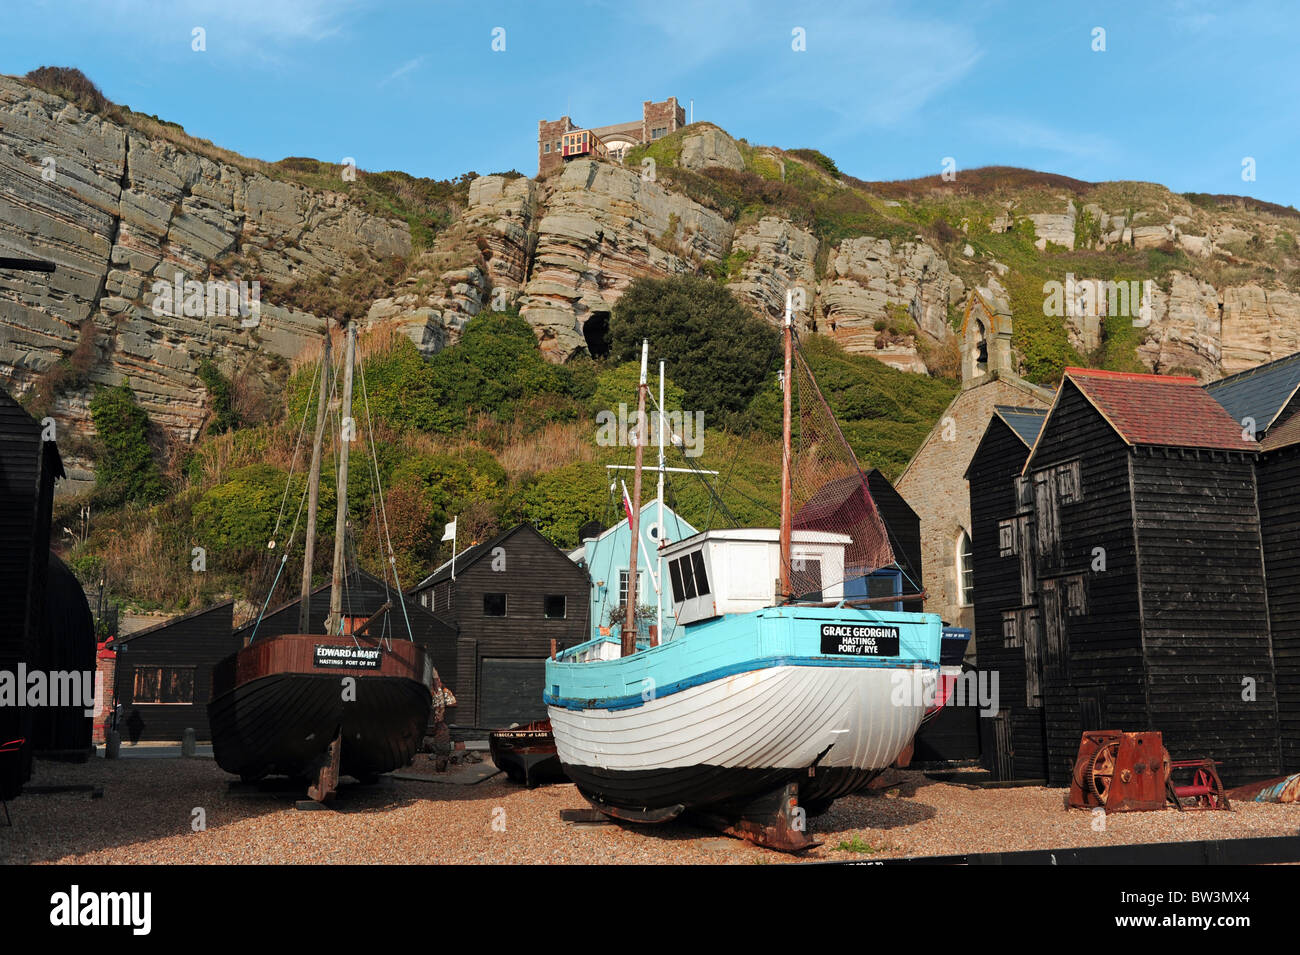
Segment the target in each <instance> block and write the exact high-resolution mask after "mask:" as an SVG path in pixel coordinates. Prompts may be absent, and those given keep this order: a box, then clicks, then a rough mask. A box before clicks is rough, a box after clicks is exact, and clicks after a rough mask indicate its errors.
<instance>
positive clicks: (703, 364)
mask: <svg viewBox="0 0 1300 955" xmlns="http://www.w3.org/2000/svg"><path fill="white" fill-rule="evenodd" d="M610 331H611V339H612V341H611V349H610V353H611V355H612V356H613V357H614V358H616V359H617V360H619V361H637V360H639V359H640V356H641V341H642V339H649V340H650V341H651V343H652V344H653V346H654V352H655V354H656V355H660V356H663V358H664V360H665V361H666V362H667V373H668V375H669V376H670V377H671V378H672V379H673V381H675V382H677V384H678V385H679V386H680V387H681V389H682V391H683V401H684V403H685V405H686V407H687V408H688V409H689V410H691V411H703V412H704V413H705V414H706V415H716V416H718V417H719V418H721V417H722V416H723V415H724V414H725V413H727V412H732V411H740V410H743V409H744V408H745V407H746V406H747V405H748V404H749V402H750V401H751V400H752V399H753V397H754V395H755V394H756V393H757V391H758V389H759V387H760V386H761V382H762V381H763V379H764V377H765V374H766V372H767V371H768V370H770V369H771V368H772V367H773V363H774V362H775V360H776V356H777V346H778V339H777V335H776V332H775V331H774V330H773V329H772V327H771V326H770V325H768V324H767V323H766V322H765V321H763V320H762V319H761V318H759V317H758V316H757V315H755V314H754V313H753V312H751V311H750V310H749V309H748V308H747V307H746V306H745V305H743V304H741V302H740V301H739V300H738V299H737V298H736V297H735V296H734V295H733V294H732V293H731V291H730V290H728V289H726V288H725V287H723V286H720V285H718V284H717V283H716V282H713V281H711V280H709V279H707V278H704V277H702V276H695V275H682V276H676V277H673V278H668V279H651V278H641V279H637V280H636V281H635V282H633V283H632V284H631V285H630V286H629V287H628V289H627V291H626V292H624V293H623V297H622V298H620V299H619V300H618V303H617V304H616V305H615V306H614V320H613V322H612V323H611V329H610Z"/></svg>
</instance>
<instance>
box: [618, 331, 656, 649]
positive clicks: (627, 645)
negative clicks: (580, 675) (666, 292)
mask: <svg viewBox="0 0 1300 955" xmlns="http://www.w3.org/2000/svg"><path fill="white" fill-rule="evenodd" d="M649 357H650V342H649V341H648V340H643V341H642V342H641V383H640V384H639V385H638V386H637V389H636V470H635V471H634V472H633V476H632V513H630V514H629V515H628V529H629V530H631V532H632V556H631V557H630V558H629V559H628V565H627V600H626V601H625V603H626V606H625V607H624V608H623V609H624V617H623V632H622V634H621V637H622V639H621V641H620V643H621V655H622V656H625V657H628V656H631V655H632V654H634V653H636V600H637V595H636V554H637V545H638V544H640V543H641V461H642V452H643V449H644V448H645V439H646V431H647V428H646V420H645V394H646V377H645V373H646V362H647V361H648V360H649Z"/></svg>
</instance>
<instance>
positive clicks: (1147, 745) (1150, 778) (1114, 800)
mask: <svg viewBox="0 0 1300 955" xmlns="http://www.w3.org/2000/svg"><path fill="white" fill-rule="evenodd" d="M1216 766H1217V764H1216V763H1215V762H1214V760H1212V759H1209V758H1201V759H1180V760H1175V761H1171V760H1170V759H1169V751H1168V750H1167V749H1165V747H1164V739H1163V737H1162V736H1161V734H1160V733H1158V732H1146V733H1124V732H1120V731H1119V730H1092V731H1088V732H1085V733H1084V734H1083V736H1082V738H1081V739H1080V740H1079V754H1078V756H1077V757H1075V761H1074V772H1073V773H1072V774H1071V780H1070V796H1069V806H1070V808H1072V809H1098V808H1100V809H1104V810H1105V811H1106V812H1107V813H1112V812H1144V811H1149V810H1155V809H1164V808H1165V807H1166V806H1167V805H1169V804H1171V803H1172V804H1173V806H1174V807H1175V808H1177V809H1178V810H1179V811H1180V812H1181V811H1183V810H1186V809H1230V808H1231V806H1230V805H1229V803H1228V796H1227V793H1226V792H1225V791H1224V788H1223V783H1222V781H1221V780H1220V779H1219V773H1218V770H1217V769H1216ZM1176 770H1178V771H1182V770H1191V771H1192V781H1191V783H1190V784H1189V785H1184V786H1176V785H1174V782H1173V773H1174V771H1176Z"/></svg>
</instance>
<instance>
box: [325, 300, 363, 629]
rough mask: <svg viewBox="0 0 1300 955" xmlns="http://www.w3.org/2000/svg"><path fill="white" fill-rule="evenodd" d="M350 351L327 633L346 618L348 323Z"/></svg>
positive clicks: (350, 425)
mask: <svg viewBox="0 0 1300 955" xmlns="http://www.w3.org/2000/svg"><path fill="white" fill-rule="evenodd" d="M347 336H348V337H347V350H346V352H345V354H344V358H343V415H342V417H341V419H340V427H339V486H338V509H337V511H336V512H335V515H334V573H333V576H332V578H331V580H330V615H329V621H328V622H327V623H326V625H325V632H326V633H328V634H337V633H338V632H339V622H340V620H341V619H342V617H343V543H344V539H345V537H346V535H347V526H348V447H349V446H350V445H351V443H352V436H353V434H354V433H355V431H356V425H355V423H354V422H353V420H352V364H353V361H354V360H355V357H356V350H357V327H356V325H354V324H352V323H348V329H347Z"/></svg>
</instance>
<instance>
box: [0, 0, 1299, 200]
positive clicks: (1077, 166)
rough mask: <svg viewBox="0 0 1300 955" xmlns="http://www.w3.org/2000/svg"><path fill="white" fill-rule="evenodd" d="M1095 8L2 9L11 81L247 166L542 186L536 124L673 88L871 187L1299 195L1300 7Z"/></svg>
mask: <svg viewBox="0 0 1300 955" xmlns="http://www.w3.org/2000/svg"><path fill="white" fill-rule="evenodd" d="M1081 6H1082V5H1079V4H1075V3H1065V2H1057V0H1046V2H1044V0H1038V2H1027V0H985V2H973V3H945V2H930V3H905V2H881V3H876V2H858V3H851V2H836V0H832V2H826V3H816V4H799V3H790V2H786V3H769V2H757V0H755V2H736V3H716V4H708V3H704V2H700V3H694V4H693V3H689V2H687V3H677V2H670V0H611V2H604V0H600V2H597V0H570V2H568V3H563V4H561V3H554V2H537V0H533V2H511V3H497V2H486V0H481V2H478V3H462V2H449V0H422V2H409V3H408V2H383V0H225V2H222V3H198V2H188V0H44V2H41V0H36V2H32V0H26V2H23V3H22V4H21V5H19V4H17V3H14V4H12V5H8V6H7V8H6V10H5V11H4V17H3V20H0V72H5V73H11V74H22V73H25V72H27V71H28V70H30V69H33V68H35V67H37V66H42V65H59V66H76V67H79V68H80V69H82V70H83V71H84V72H85V73H86V74H87V75H88V76H89V77H90V78H91V79H92V80H93V81H95V82H96V83H97V84H98V85H99V86H100V88H101V89H102V90H103V91H104V92H105V94H106V95H108V96H109V97H110V98H111V99H113V100H115V101H117V102H121V103H125V104H127V105H129V106H131V107H132V108H133V109H136V110H140V111H143V112H146V113H155V114H157V115H159V116H161V117H163V118H165V119H170V120H173V121H175V122H179V123H181V124H182V125H183V126H185V128H186V129H187V130H188V131H189V132H191V133H193V134H195V135H198V136H202V137H204V138H207V139H211V140H212V141H213V142H215V143H217V144H218V145H220V146H224V147H226V148H229V149H234V150H236V151H238V152H241V153H244V154H247V155H251V156H257V157H260V158H263V159H269V160H274V159H280V158H282V157H284V156H289V155H307V156H314V157H316V158H319V159H325V160H331V161H336V162H337V161H340V160H341V159H342V158H343V157H345V156H352V157H355V158H356V161H357V164H358V165H359V166H360V167H361V168H363V169H374V170H378V169H390V168H395V169H402V170H405V171H407V172H410V173H413V174H416V175H421V176H432V177H435V178H448V177H453V176H457V175H459V174H461V173H463V172H467V171H470V170H474V171H477V172H479V173H488V172H497V171H502V170H505V169H510V168H516V169H519V170H520V171H521V172H524V173H526V174H528V175H532V174H533V173H535V172H536V135H537V125H536V124H537V120H538V119H541V118H547V119H557V118H559V116H561V115H562V114H564V113H566V112H567V113H568V114H569V115H571V116H572V117H573V118H574V120H575V121H576V122H578V123H580V124H583V125H592V126H596V125H605V124H609V123H616V122H623V121H627V120H631V119H638V118H639V117H640V105H641V102H642V101H643V100H646V99H656V100H659V99H664V98H665V97H667V96H672V95H675V96H677V97H678V98H679V99H680V100H681V101H682V102H683V103H686V102H688V101H689V100H691V99H693V100H694V115H695V118H696V119H697V120H710V121H712V122H715V123H717V124H719V125H720V126H722V127H723V128H725V129H727V130H728V131H729V132H731V133H732V135H734V136H737V137H742V136H743V137H745V138H746V139H748V140H749V141H750V142H752V143H762V144H772V145H777V146H784V147H787V148H794V147H800V146H810V147H814V148H818V149H821V150H823V151H824V152H826V153H827V154H828V155H830V156H831V157H833V158H834V159H835V160H836V162H837V163H838V164H839V166H840V168H841V169H842V170H844V171H845V172H848V173H851V174H853V175H855V176H858V177H860V178H863V179H897V178H910V177H913V176H921V175H932V174H935V173H938V172H939V171H940V167H941V162H942V160H943V158H944V157H946V156H951V157H953V158H954V159H955V160H956V163H957V167H958V170H959V172H958V175H959V176H960V169H962V168H972V167H975V166H981V165H990V164H1005V165H1014V166H1025V167H1030V168H1035V169H1041V170H1046V171H1050V172H1057V173H1062V174H1065V175H1070V176H1075V177H1078V178H1080V179H1086V180H1108V179H1141V180H1147V181H1153V182H1160V183H1163V184H1165V185H1167V186H1169V187H1170V188H1172V189H1174V190H1175V191H1179V192H1185V191H1198V192H1221V193H1237V194H1244V195H1252V196H1257V197H1259V198H1261V199H1266V200H1269V201H1273V202H1280V203H1283V204H1288V205H1296V206H1300V176H1298V175H1297V172H1300V163H1298V162H1297V157H1298V156H1300V122H1297V116H1296V111H1295V106H1296V104H1297V102H1298V101H1300V95H1298V94H1300V69H1297V68H1296V66H1295V63H1296V57H1295V54H1294V47H1295V42H1296V38H1297V29H1296V28H1297V26H1298V25H1300V14H1297V10H1300V5H1297V4H1294V3H1289V2H1283V0H1279V2H1274V3H1266V2H1250V0H1242V2H1236V3H1231V4H1229V3H1211V2H1201V0H1170V2H1150V3H1145V2H1133V0H1127V2H1122V3H1097V4H1092V5H1090V6H1089V8H1088V9H1087V10H1086V11H1081V10H1080V9H1079V8H1080V7H1081ZM195 27H201V28H203V29H204V30H205V31H206V50H204V51H202V52H196V51H194V50H193V49H192V31H193V29H194V28H195ZM495 27H503V28H504V29H505V47H506V48H505V50H504V51H502V52H494V51H493V50H492V38H493V37H492V33H493V29H494V28H495ZM796 27H800V28H802V29H803V30H804V32H805V36H806V47H807V48H806V50H804V51H801V52H797V51H795V50H793V49H792V31H793V30H794V29H795V28H796ZM1097 27H1100V28H1102V29H1104V30H1105V46H1106V49H1105V51H1104V52H1096V51H1094V50H1093V48H1092V47H1093V45H1094V35H1093V34H1094V29H1095V28H1097ZM1245 157H1251V158H1253V159H1254V160H1255V169H1256V179H1255V181H1253V182H1251V181H1243V179H1242V161H1243V159H1244V158H1245Z"/></svg>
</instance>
